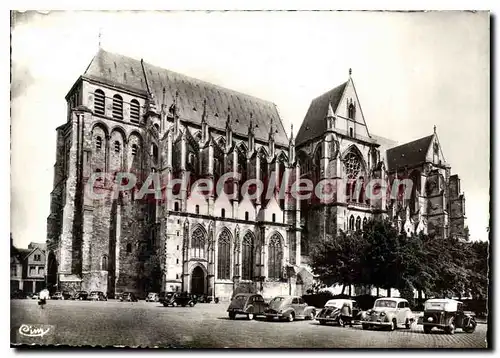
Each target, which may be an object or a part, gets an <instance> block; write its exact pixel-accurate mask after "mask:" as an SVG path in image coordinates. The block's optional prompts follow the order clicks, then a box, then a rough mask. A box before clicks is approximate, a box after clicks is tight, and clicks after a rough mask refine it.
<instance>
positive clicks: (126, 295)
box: [120, 292, 139, 302]
mask: <svg viewBox="0 0 500 358" xmlns="http://www.w3.org/2000/svg"><path fill="white" fill-rule="evenodd" d="M137 301H139V300H138V298H137V297H136V296H135V295H134V293H132V292H123V293H122V294H121V295H120V302H137Z"/></svg>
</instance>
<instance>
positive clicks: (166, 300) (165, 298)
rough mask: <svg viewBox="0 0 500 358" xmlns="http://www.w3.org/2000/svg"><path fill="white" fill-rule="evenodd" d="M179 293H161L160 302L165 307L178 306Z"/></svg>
mask: <svg viewBox="0 0 500 358" xmlns="http://www.w3.org/2000/svg"><path fill="white" fill-rule="evenodd" d="M178 294H179V293H178V292H160V294H159V297H158V302H160V303H161V304H162V305H163V306H165V307H167V306H174V307H176V306H177V302H175V297H176V296H177V295H178Z"/></svg>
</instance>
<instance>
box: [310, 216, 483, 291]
mask: <svg viewBox="0 0 500 358" xmlns="http://www.w3.org/2000/svg"><path fill="white" fill-rule="evenodd" d="M311 266H312V269H313V271H314V272H315V273H316V274H317V275H319V277H320V278H321V280H322V281H323V282H324V283H325V284H327V285H332V284H340V285H365V286H376V287H380V288H383V289H390V288H395V289H397V290H398V291H399V292H400V293H401V296H402V297H405V298H407V299H408V300H412V299H413V292H414V290H415V289H416V290H419V291H422V292H425V293H426V294H427V295H428V296H436V297H454V296H458V297H463V296H469V295H471V296H472V297H474V298H485V297H486V296H487V288H488V279H487V278H488V243H487V242H470V241H464V240H460V239H459V238H454V237H448V238H442V237H434V236H428V235H423V234H418V235H412V236H411V237H407V236H406V234H404V233H399V232H398V231H397V229H396V228H395V227H393V225H392V223H391V222H390V221H388V220H371V221H368V223H367V224H366V225H365V226H364V227H363V231H357V232H350V233H345V232H342V231H341V232H340V233H339V234H338V235H337V236H330V237H327V238H326V240H323V241H321V242H320V243H319V244H317V245H316V246H315V247H313V249H312V255H311Z"/></svg>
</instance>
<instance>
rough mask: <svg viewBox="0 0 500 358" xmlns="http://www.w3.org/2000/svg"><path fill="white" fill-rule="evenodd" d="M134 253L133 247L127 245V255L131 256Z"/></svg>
mask: <svg viewBox="0 0 500 358" xmlns="http://www.w3.org/2000/svg"><path fill="white" fill-rule="evenodd" d="M131 252H132V245H131V244H127V253H128V254H130V253H131Z"/></svg>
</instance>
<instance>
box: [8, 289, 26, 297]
mask: <svg viewBox="0 0 500 358" xmlns="http://www.w3.org/2000/svg"><path fill="white" fill-rule="evenodd" d="M10 298H11V299H23V298H28V296H27V295H26V293H25V292H24V291H22V290H15V291H13V292H11V293H10Z"/></svg>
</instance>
